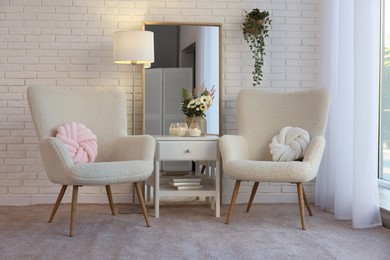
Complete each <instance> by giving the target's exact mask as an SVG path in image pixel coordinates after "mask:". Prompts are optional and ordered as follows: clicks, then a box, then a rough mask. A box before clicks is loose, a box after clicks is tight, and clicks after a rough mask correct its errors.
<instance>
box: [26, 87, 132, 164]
mask: <svg viewBox="0 0 390 260" xmlns="http://www.w3.org/2000/svg"><path fill="white" fill-rule="evenodd" d="M27 98H28V103H29V107H30V110H31V115H32V118H33V122H34V126H35V129H36V132H37V135H38V139H39V140H41V139H42V138H46V137H54V136H55V135H56V133H57V127H58V126H59V125H63V124H65V123H70V122H77V123H81V124H84V125H85V126H86V127H87V128H89V129H91V131H92V132H93V133H94V134H95V135H96V136H97V142H98V155H97V158H96V160H95V161H97V162H99V161H110V160H112V158H113V156H114V153H115V151H114V147H115V146H116V145H117V143H118V141H119V138H120V137H121V136H126V135H127V109H126V99H125V95H124V93H123V91H122V90H120V89H118V88H115V87H90V86H87V87H46V86H34V87H29V88H28V90H27Z"/></svg>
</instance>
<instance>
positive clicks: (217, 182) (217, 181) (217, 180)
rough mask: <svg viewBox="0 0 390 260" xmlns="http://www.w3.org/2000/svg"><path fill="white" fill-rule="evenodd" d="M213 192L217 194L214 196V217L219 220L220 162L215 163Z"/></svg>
mask: <svg viewBox="0 0 390 260" xmlns="http://www.w3.org/2000/svg"><path fill="white" fill-rule="evenodd" d="M215 168H216V172H215V192H216V193H217V194H216V196H215V217H217V218H219V217H220V216H221V201H220V195H221V167H220V161H219V160H217V161H215Z"/></svg>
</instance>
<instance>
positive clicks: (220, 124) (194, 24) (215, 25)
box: [142, 21, 222, 136]
mask: <svg viewBox="0 0 390 260" xmlns="http://www.w3.org/2000/svg"><path fill="white" fill-rule="evenodd" d="M147 25H163V26H168V25H179V26H180V25H189V26H213V27H218V34H219V46H218V49H219V75H218V78H219V84H218V85H219V88H218V99H219V107H218V114H219V115H218V117H219V122H218V128H219V129H218V136H222V24H221V23H206V22H194V23H193V22H168V21H161V22H160V21H144V22H143V23H142V30H145V26H147ZM142 134H145V67H144V66H143V69H142Z"/></svg>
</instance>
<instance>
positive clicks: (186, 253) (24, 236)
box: [0, 204, 390, 260]
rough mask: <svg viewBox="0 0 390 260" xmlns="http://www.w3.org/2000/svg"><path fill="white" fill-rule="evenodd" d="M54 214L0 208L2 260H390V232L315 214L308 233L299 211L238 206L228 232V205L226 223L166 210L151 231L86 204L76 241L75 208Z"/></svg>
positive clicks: (203, 213)
mask: <svg viewBox="0 0 390 260" xmlns="http://www.w3.org/2000/svg"><path fill="white" fill-rule="evenodd" d="M51 208H52V205H37V206H29V207H0V259H354V260H356V259H364V260H366V259H376V260H378V259H390V230H388V229H385V228H383V227H377V228H373V229H364V230H353V229H352V228H351V222H350V221H336V220H334V219H333V215H332V214H330V213H327V212H323V211H321V210H319V209H318V208H313V211H314V216H313V217H307V223H306V225H307V230H306V231H302V230H301V229H300V221H299V213H298V207H297V205H295V204H255V205H253V207H252V210H251V212H250V213H245V212H244V211H245V206H244V205H237V206H236V208H235V212H234V215H233V218H232V220H231V224H230V225H226V224H224V221H225V218H226V212H227V206H223V207H222V217H221V218H220V219H218V218H215V217H214V216H213V214H214V213H213V212H212V211H211V210H210V209H209V208H207V207H205V206H190V207H185V206H184V207H172V206H166V207H163V208H161V209H160V210H161V211H160V218H159V219H155V218H153V217H151V218H150V220H151V225H152V227H150V228H146V227H145V224H144V220H143V216H142V215H140V214H120V215H117V216H112V215H110V209H109V207H108V205H85V204H82V205H79V208H78V212H77V220H76V228H75V237H73V238H70V237H68V232H69V209H70V206H69V205H66V204H65V205H61V206H60V208H59V211H58V213H57V216H56V217H55V219H54V222H53V223H51V224H48V223H47V220H48V218H49V215H50V212H51ZM149 214H150V215H151V216H152V215H153V210H149Z"/></svg>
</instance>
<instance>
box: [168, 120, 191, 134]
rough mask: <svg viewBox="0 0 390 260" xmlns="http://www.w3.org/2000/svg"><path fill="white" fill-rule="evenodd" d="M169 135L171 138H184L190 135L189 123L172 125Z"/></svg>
mask: <svg viewBox="0 0 390 260" xmlns="http://www.w3.org/2000/svg"><path fill="white" fill-rule="evenodd" d="M169 134H170V135H171V136H178V137H183V136H187V134H188V126H187V123H171V125H170V127H169Z"/></svg>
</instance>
